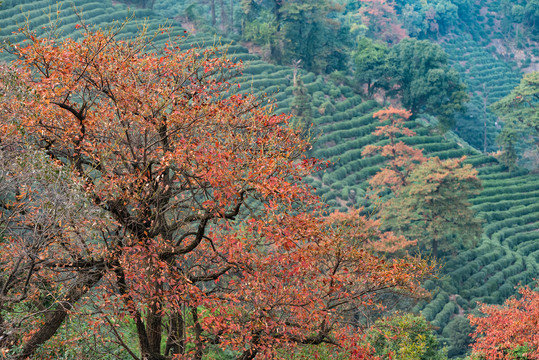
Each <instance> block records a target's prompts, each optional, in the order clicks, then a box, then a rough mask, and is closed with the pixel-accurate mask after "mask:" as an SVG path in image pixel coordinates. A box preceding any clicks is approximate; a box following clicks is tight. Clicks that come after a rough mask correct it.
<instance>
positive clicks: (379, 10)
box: [359, 0, 407, 44]
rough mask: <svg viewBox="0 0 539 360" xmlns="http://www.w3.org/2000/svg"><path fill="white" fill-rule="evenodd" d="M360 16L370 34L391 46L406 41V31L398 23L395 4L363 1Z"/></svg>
mask: <svg viewBox="0 0 539 360" xmlns="http://www.w3.org/2000/svg"><path fill="white" fill-rule="evenodd" d="M361 3H362V7H361V8H360V9H359V14H360V15H361V19H362V21H363V23H364V24H365V26H367V27H368V29H369V34H370V36H372V37H376V38H377V39H379V40H382V41H384V42H386V43H389V44H397V43H398V42H399V41H401V40H402V39H404V38H405V37H406V36H407V34H406V30H405V29H404V28H403V27H402V25H401V24H399V23H398V19H397V13H396V12H395V4H394V3H393V2H392V1H386V0H361Z"/></svg>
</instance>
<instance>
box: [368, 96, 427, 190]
mask: <svg viewBox="0 0 539 360" xmlns="http://www.w3.org/2000/svg"><path fill="white" fill-rule="evenodd" d="M411 115H412V114H411V113H410V112H409V111H406V110H400V109H396V108H393V107H391V106H390V107H389V108H387V109H384V110H380V111H377V112H375V113H374V114H373V117H374V118H378V119H380V122H382V123H386V122H387V121H390V123H389V124H387V125H384V126H379V127H377V128H376V131H375V132H374V133H373V134H374V135H376V136H384V137H387V138H389V143H388V144H387V145H384V146H379V145H367V146H366V147H365V149H364V150H363V152H362V155H363V156H366V155H372V154H374V153H380V154H381V155H382V156H384V157H386V158H387V162H386V166H385V167H384V168H382V169H381V170H380V171H379V172H377V173H376V174H375V175H374V176H373V177H372V178H371V179H370V180H369V184H370V185H371V187H372V188H373V190H374V196H377V195H378V194H379V193H380V192H381V191H383V190H385V189H387V188H389V189H390V190H391V192H392V193H393V194H394V195H397V194H398V193H399V191H400V190H401V189H402V187H403V186H405V185H408V182H409V176H410V173H411V172H412V171H413V170H414V169H415V168H416V166H417V165H418V164H421V163H423V162H424V161H425V160H426V159H425V157H424V156H423V151H422V150H420V149H414V148H412V147H411V146H408V145H406V144H405V143H404V142H403V141H397V137H398V136H414V135H415V132H413V131H412V130H410V129H408V128H407V127H405V126H404V122H405V120H408V119H409V118H410V116H411Z"/></svg>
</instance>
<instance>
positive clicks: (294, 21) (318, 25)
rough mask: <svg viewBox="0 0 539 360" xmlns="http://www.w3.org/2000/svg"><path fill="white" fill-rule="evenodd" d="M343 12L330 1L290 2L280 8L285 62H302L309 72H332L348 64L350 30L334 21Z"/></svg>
mask: <svg viewBox="0 0 539 360" xmlns="http://www.w3.org/2000/svg"><path fill="white" fill-rule="evenodd" d="M341 10H342V9H341V8H340V7H338V6H336V5H335V4H334V3H333V2H331V1H329V0H307V1H305V0H289V1H286V2H283V4H282V6H281V7H280V9H279V12H280V16H279V18H280V19H281V21H282V27H281V31H282V41H283V49H284V54H283V61H284V62H285V63H289V62H290V61H291V60H293V59H300V60H301V61H302V64H303V67H304V68H305V69H306V70H308V71H314V72H318V73H330V72H333V71H335V70H343V69H344V68H345V65H346V50H347V47H348V45H349V44H348V38H347V36H346V35H347V34H348V31H343V30H344V29H343V27H342V25H341V23H340V22H338V21H336V20H335V19H333V17H334V16H335V13H336V12H340V11H341Z"/></svg>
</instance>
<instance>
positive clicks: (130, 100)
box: [0, 25, 432, 360]
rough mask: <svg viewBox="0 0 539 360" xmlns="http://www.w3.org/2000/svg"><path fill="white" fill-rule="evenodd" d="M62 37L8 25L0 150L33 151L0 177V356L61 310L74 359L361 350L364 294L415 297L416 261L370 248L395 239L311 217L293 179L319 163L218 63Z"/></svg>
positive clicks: (46, 343)
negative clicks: (75, 340)
mask: <svg viewBox="0 0 539 360" xmlns="http://www.w3.org/2000/svg"><path fill="white" fill-rule="evenodd" d="M80 31H81V32H82V35H83V36H82V38H81V39H80V40H77V41H75V40H71V39H66V40H62V41H61V40H58V39H54V38H52V37H49V38H46V37H44V38H37V37H35V36H34V35H33V34H32V33H30V32H26V35H27V36H28V40H27V42H26V46H22V47H15V48H13V49H12V51H14V53H15V54H16V55H17V56H18V60H17V61H16V62H15V64H14V65H16V66H17V68H18V70H17V71H11V70H7V69H4V71H3V73H2V79H1V81H0V84H1V86H2V101H1V108H0V111H1V113H0V115H1V127H2V129H1V131H0V134H2V139H1V141H2V142H1V144H2V148H1V151H2V155H3V156H8V155H9V156H15V157H16V158H18V159H23V160H20V161H22V163H21V164H22V167H20V168H19V169H21V170H20V172H21V173H24V172H22V169H26V167H25V165H24V164H25V163H24V162H25V161H29V160H24V159H28V158H31V159H32V161H33V162H35V161H37V162H38V163H37V164H36V165H35V166H34V168H35V171H31V172H29V173H26V175H25V177H22V178H21V180H20V181H19V182H13V178H14V176H16V175H13V173H7V175H6V176H5V177H4V178H2V179H0V180H1V181H2V182H3V184H6V183H5V182H6V181H7V182H8V183H9V182H11V183H10V186H7V185H6V186H4V187H0V190H2V191H3V192H2V194H0V196H1V197H2V201H1V202H0V205H1V206H2V209H1V211H2V218H1V219H2V229H6V230H4V231H3V233H2V237H1V238H0V254H1V256H0V259H1V260H0V262H1V266H0V268H1V269H2V270H1V271H2V273H1V277H0V279H1V280H0V285H1V286H0V290H1V291H2V293H1V294H0V299H1V302H0V348H1V349H2V351H4V352H5V353H7V354H10V356H12V357H14V358H17V359H23V358H25V357H28V356H32V355H33V354H35V353H36V351H41V352H42V354H44V355H42V356H49V357H54V355H51V354H54V351H55V350H54V339H55V335H57V333H58V331H59V329H60V328H61V327H62V325H63V323H64V321H65V320H66V318H67V317H68V316H70V317H71V318H76V317H77V316H79V318H80V319H82V320H81V321H84V322H85V326H81V329H80V331H81V332H82V333H81V334H80V335H81V336H80V339H82V340H84V339H85V336H87V337H88V338H92V339H98V340H97V344H98V345H96V346H93V347H92V346H91V345H90V344H85V345H84V346H82V348H83V349H84V351H81V354H80V356H81V358H82V356H87V357H89V358H92V357H93V358H96V357H97V356H99V351H105V350H106V349H112V348H114V349H116V350H115V351H121V352H123V354H124V355H126V356H131V357H132V358H133V359H170V358H189V359H201V358H202V357H203V356H204V355H205V354H207V352H208V351H210V349H213V348H217V349H222V350H227V351H232V353H233V354H235V356H236V357H237V358H238V359H245V360H246V359H253V358H254V357H255V356H257V355H260V356H263V357H269V356H272V355H275V354H276V352H278V351H279V349H293V348H295V347H297V346H300V345H302V344H309V345H317V344H324V343H325V344H329V345H330V346H336V347H335V349H336V351H338V352H342V353H344V354H347V356H349V358H362V356H363V355H364V354H365V353H366V352H365V351H364V349H363V348H362V346H361V345H359V344H360V341H359V339H360V337H361V323H358V321H357V320H354V319H356V318H357V317H356V314H357V313H358V311H362V309H370V308H373V307H377V306H379V305H380V304H379V303H377V302H376V301H375V300H376V297H375V295H376V293H377V292H378V291H382V290H384V291H387V290H398V291H399V292H403V293H406V294H409V295H411V296H421V295H422V290H421V289H420V288H419V287H418V284H419V281H420V280H421V279H422V278H423V277H424V276H426V275H427V274H429V273H430V272H431V270H432V269H431V267H430V266H429V265H428V264H427V263H425V262H424V261H422V260H421V259H417V258H412V257H405V258H400V259H395V260H382V259H380V258H378V257H377V256H375V255H374V254H373V253H372V252H371V250H372V249H374V248H377V247H378V248H383V247H384V244H399V243H405V241H404V239H402V238H399V237H396V236H394V235H393V234H391V233H382V232H381V231H380V230H379V229H378V223H376V222H374V221H372V220H369V219H366V218H364V217H361V216H360V215H359V213H358V212H352V213H349V214H340V213H336V214H333V215H331V216H329V217H328V216H322V213H323V208H322V206H321V204H320V202H319V199H318V198H317V197H316V196H315V195H313V192H312V189H311V188H310V187H309V186H307V185H304V184H303V183H301V182H300V180H301V178H302V177H304V176H306V175H308V174H310V173H311V172H312V171H315V170H317V169H318V167H319V165H320V163H319V162H318V161H317V160H315V159H310V158H307V157H306V156H305V150H306V149H308V147H309V144H308V142H307V141H306V140H303V139H302V138H301V137H300V136H299V130H294V129H292V128H291V127H289V126H287V122H288V118H287V117H286V116H283V115H281V116H275V115H272V108H271V107H268V106H264V105H263V104H261V102H259V101H257V100H256V99H255V98H254V97H253V96H250V95H248V94H240V93H238V92H237V91H235V92H231V91H230V90H231V88H232V89H234V86H231V85H230V84H229V82H228V80H229V79H230V76H231V75H232V74H233V73H234V72H235V71H237V66H236V65H235V64H233V63H232V62H231V61H230V60H229V59H227V58H226V57H224V56H222V55H220V54H219V52H218V51H217V50H216V49H209V50H200V49H195V48H191V49H189V50H180V48H179V47H178V45H177V44H173V43H170V44H168V45H167V46H166V47H165V48H164V49H162V50H159V51H156V50H155V48H154V47H152V44H151V41H150V40H149V38H148V37H146V36H144V35H142V36H140V37H138V38H136V39H133V40H129V41H120V40H118V39H117V37H116V36H117V32H116V31H115V30H110V31H104V30H95V31H94V30H91V29H89V28H88V27H86V26H84V25H81V26H80ZM236 90H237V87H236ZM32 154H39V156H38V155H32ZM40 159H42V160H40ZM40 164H41V165H40ZM43 164H44V165H43ZM43 168H46V169H48V170H47V171H49V172H52V173H51V174H49V175H47V172H46V171H45V170H43ZM30 169H31V168H30ZM44 171H45V172H44ZM15 174H17V173H15ZM37 179H39V181H38V180H37ZM59 179H65V181H64V180H61V184H59V183H58V181H60V180H59ZM23 180H24V181H23ZM49 181H50V182H51V184H49ZM60 185H61V186H60ZM53 194H55V195H54V196H52V195H53ZM14 309H16V311H14ZM126 328H131V329H132V334H129V333H128V332H126V331H124V330H125V329H126ZM133 338H136V341H133V340H132V339H133ZM82 340H81V341H82ZM111 351H112V350H111ZM101 355H102V354H101Z"/></svg>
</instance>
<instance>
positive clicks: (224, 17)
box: [219, 0, 228, 32]
mask: <svg viewBox="0 0 539 360" xmlns="http://www.w3.org/2000/svg"><path fill="white" fill-rule="evenodd" d="M219 7H220V8H221V30H222V31H223V32H224V31H226V28H227V24H228V17H227V15H226V8H225V2H224V0H219Z"/></svg>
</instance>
